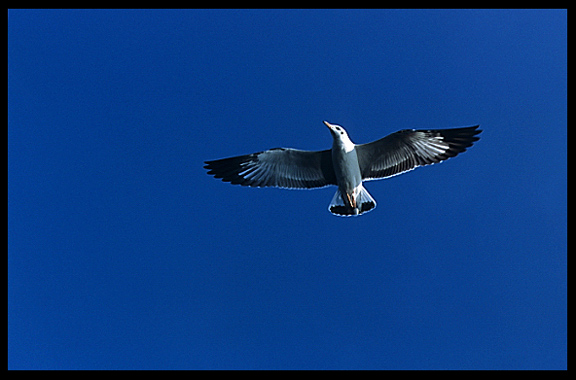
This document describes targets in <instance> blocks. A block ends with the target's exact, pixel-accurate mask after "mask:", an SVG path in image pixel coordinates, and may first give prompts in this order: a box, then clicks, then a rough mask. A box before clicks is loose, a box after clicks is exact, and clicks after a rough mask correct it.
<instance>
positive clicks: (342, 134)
mask: <svg viewBox="0 0 576 380" xmlns="http://www.w3.org/2000/svg"><path fill="white" fill-rule="evenodd" d="M324 124H326V126H327V127H328V129H329V130H330V133H331V134H332V137H333V138H334V145H337V146H341V147H343V148H344V150H345V151H346V152H349V151H351V150H353V149H354V143H353V142H352V140H350V137H348V133H347V132H346V130H345V129H344V128H343V127H342V126H341V125H338V124H330V123H329V122H327V121H324Z"/></svg>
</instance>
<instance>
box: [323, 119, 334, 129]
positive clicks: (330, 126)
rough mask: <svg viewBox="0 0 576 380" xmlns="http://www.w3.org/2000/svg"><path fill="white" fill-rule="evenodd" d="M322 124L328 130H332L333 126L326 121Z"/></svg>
mask: <svg viewBox="0 0 576 380" xmlns="http://www.w3.org/2000/svg"><path fill="white" fill-rule="evenodd" d="M324 124H326V126H327V127H328V128H330V129H332V128H334V126H333V125H332V124H330V123H329V122H327V121H326V120H324Z"/></svg>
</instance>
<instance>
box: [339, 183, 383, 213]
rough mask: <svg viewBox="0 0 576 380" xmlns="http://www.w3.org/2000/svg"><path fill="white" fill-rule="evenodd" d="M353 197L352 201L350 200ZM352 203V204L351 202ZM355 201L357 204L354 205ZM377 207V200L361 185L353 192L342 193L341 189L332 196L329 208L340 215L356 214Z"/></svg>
mask: <svg viewBox="0 0 576 380" xmlns="http://www.w3.org/2000/svg"><path fill="white" fill-rule="evenodd" d="M345 199H346V201H344V200H345ZM348 199H351V200H352V202H350V201H348ZM351 203H352V204H351ZM354 203H355V205H354ZM375 207H376V201H375V200H374V198H372V196H371V195H370V193H368V191H366V189H365V188H364V186H362V185H359V186H358V187H357V188H355V189H354V191H353V192H352V194H349V195H346V194H342V193H341V191H340V189H337V190H336V194H334V197H332V201H331V202H330V206H329V207H328V210H330V212H331V213H332V214H334V215H338V216H356V215H360V214H363V213H365V212H367V211H370V210H372V209H374V208H375Z"/></svg>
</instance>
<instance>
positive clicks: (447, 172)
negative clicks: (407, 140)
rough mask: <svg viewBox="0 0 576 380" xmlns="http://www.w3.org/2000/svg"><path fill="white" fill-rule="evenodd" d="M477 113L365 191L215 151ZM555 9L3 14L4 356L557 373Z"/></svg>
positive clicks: (561, 125)
mask: <svg viewBox="0 0 576 380" xmlns="http://www.w3.org/2000/svg"><path fill="white" fill-rule="evenodd" d="M323 120H328V121H329V122H331V123H337V124H340V125H343V126H344V127H345V128H346V129H347V130H348V132H349V134H350V136H351V139H352V140H353V141H354V142H356V143H364V142H369V141H372V140H375V139H377V138H380V137H383V136H385V135H387V134H389V133H392V132H395V131H397V130H399V129H404V128H449V127H457V126H468V125H475V124H480V125H481V128H482V129H483V130H484V132H483V133H482V134H481V139H480V141H479V142H477V143H476V144H475V145H474V146H473V147H472V148H471V149H470V150H468V151H467V152H465V153H464V154H462V155H460V156H458V157H457V158H455V159H450V160H448V161H447V162H444V163H442V164H438V165H433V166H430V167H426V168H418V169H416V170H414V171H412V172H409V173H407V174H403V175H401V176H397V177H393V178H391V179H387V180H383V181H371V182H368V183H367V184H366V188H367V189H368V190H369V192H370V193H371V194H372V195H373V196H374V198H375V199H376V201H377V202H378V206H377V208H376V209H375V210H374V211H372V212H370V213H368V214H366V215H363V216H361V217H357V218H339V217H335V216H333V215H331V214H330V213H329V212H328V210H327V207H328V204H329V202H330V200H331V198H332V195H333V193H334V191H335V188H333V187H329V188H324V189H318V190H311V191H292V190H280V189H253V188H243V187H240V186H232V185H230V184H226V183H223V182H221V181H218V180H215V179H214V178H211V177H210V176H208V175H207V174H206V171H205V170H204V169H203V167H202V166H203V161H204V160H209V159H216V158H223V157H228V156H234V155H240V154H245V153H252V152H256V151H261V150H264V149H268V148H273V147H281V146H283V147H294V148H300V149H309V150H321V149H327V148H328V147H330V146H331V136H330V134H329V133H328V130H327V129H326V127H325V126H324V125H323V124H322V121H323ZM566 156H567V12H566V11H565V10H526V11H525V10H496V11H495V10H479V11H478V10H270V11H266V10H188V11H181V10H143V11H133V10H71V11H68V10H9V11H8V368H10V369H565V368H566V367H567V257H566V251H567V245H566V239H567V227H566V223H567V211H566V208H567V203H566V198H567V192H566V186H567V180H566V179H567V178H566V174H567V170H566V168H567V165H566V160H567V158H566Z"/></svg>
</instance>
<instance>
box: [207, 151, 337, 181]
mask: <svg viewBox="0 0 576 380" xmlns="http://www.w3.org/2000/svg"><path fill="white" fill-rule="evenodd" d="M205 163H206V165H205V166H204V168H205V169H208V174H211V175H213V176H214V177H216V178H221V179H222V181H224V182H230V183H232V184H234V185H242V186H253V187H265V186H272V187H283V188H290V189H311V188H315V187H323V186H327V185H335V184H336V175H335V174H334V168H333V167H332V154H331V151H330V150H323V151H318V152H312V151H305V150H298V149H291V148H275V149H270V150H266V151H263V152H258V153H252V154H247V155H244V156H238V157H230V158H223V159H221V160H214V161H206V162H205Z"/></svg>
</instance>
